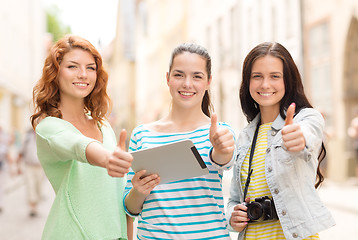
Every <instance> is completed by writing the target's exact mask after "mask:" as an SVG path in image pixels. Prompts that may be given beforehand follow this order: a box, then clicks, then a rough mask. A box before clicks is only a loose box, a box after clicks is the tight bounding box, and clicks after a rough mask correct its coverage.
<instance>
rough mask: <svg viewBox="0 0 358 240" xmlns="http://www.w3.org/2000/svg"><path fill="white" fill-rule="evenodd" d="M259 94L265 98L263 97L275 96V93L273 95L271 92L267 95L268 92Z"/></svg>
mask: <svg viewBox="0 0 358 240" xmlns="http://www.w3.org/2000/svg"><path fill="white" fill-rule="evenodd" d="M258 94H259V95H260V96H263V97H269V96H272V95H274V94H275V93H273V92H269V93H267V92H258Z"/></svg>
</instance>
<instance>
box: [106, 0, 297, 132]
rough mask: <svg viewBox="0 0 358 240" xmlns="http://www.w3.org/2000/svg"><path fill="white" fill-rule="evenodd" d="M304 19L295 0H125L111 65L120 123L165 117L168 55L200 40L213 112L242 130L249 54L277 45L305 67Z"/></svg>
mask: <svg viewBox="0 0 358 240" xmlns="http://www.w3.org/2000/svg"><path fill="white" fill-rule="evenodd" d="M300 16H301V14H300V3H299V1H298V0H290V1H285V0H271V1H262V0H255V1H242V0H241V1H240V0H228V1H215V0H190V1H189V0H184V1H176V0H139V1H134V0H128V1H124V0H120V1H119V6H118V22H117V23H118V24H117V35H116V38H115V40H114V48H113V54H112V57H111V61H110V63H109V68H110V78H111V81H110V82H111V88H110V89H111V92H112V93H111V96H112V98H113V99H114V101H115V106H114V116H115V119H116V120H117V124H118V125H121V126H122V127H123V126H126V125H128V124H129V126H128V127H129V129H131V128H132V127H133V126H135V125H137V124H140V123H144V122H149V121H153V120H156V119H158V118H160V117H161V116H163V114H165V113H167V112H168V110H169V107H170V96H169V93H168V90H167V85H166V80H165V74H166V72H167V71H168V67H169V66H168V64H169V59H170V55H171V51H172V50H173V48H174V47H176V46H177V45H179V44H180V43H183V42H196V43H198V44H201V45H203V46H204V47H206V48H207V49H208V50H209V53H210V55H211V57H212V61H213V67H212V68H213V69H212V75H213V82H212V88H211V91H212V100H213V102H214V107H215V111H216V112H217V113H218V114H219V119H220V120H223V121H226V122H228V123H230V124H231V125H232V126H233V127H234V129H235V130H237V132H238V131H239V129H241V128H242V127H243V126H244V125H246V118H245V117H244V116H243V114H242V112H241V107H240V102H239V98H238V90H239V86H240V81H241V80H240V77H241V66H242V62H243V59H244V57H245V56H246V54H247V53H248V52H249V51H250V50H251V48H252V47H254V46H255V45H257V44H258V43H260V42H263V41H279V42H281V43H283V44H284V45H285V46H286V47H287V48H289V50H290V51H291V53H292V55H293V56H294V57H295V60H296V61H297V62H298V65H299V66H302V36H301V32H302V31H301V18H300ZM127 106H131V107H130V109H127V110H126V108H127ZM128 111H130V112H129V113H128ZM119 119H120V120H119Z"/></svg>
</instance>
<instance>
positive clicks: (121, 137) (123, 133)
mask: <svg viewBox="0 0 358 240" xmlns="http://www.w3.org/2000/svg"><path fill="white" fill-rule="evenodd" d="M126 138H127V131H126V130H125V129H122V131H121V133H120V134H119V141H118V147H119V148H120V149H122V150H123V151H125V150H126Z"/></svg>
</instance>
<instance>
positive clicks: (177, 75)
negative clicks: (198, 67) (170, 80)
mask: <svg viewBox="0 0 358 240" xmlns="http://www.w3.org/2000/svg"><path fill="white" fill-rule="evenodd" d="M182 76H183V74H180V73H174V77H182Z"/></svg>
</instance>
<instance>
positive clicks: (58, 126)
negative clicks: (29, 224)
mask: <svg viewBox="0 0 358 240" xmlns="http://www.w3.org/2000/svg"><path fill="white" fill-rule="evenodd" d="M100 129H101V132H102V136H103V146H104V147H105V148H106V149H108V150H109V151H113V150H114V149H115V147H116V145H117V144H116V142H117V141H116V137H115V135H114V132H113V130H112V128H111V127H110V125H109V123H108V122H106V123H105V124H103V125H102V126H101V127H100ZM36 133H37V138H36V141H37V154H38V158H39V160H40V162H41V164H42V167H43V168H44V171H45V173H46V176H47V177H48V179H49V181H50V183H51V185H52V187H53V189H54V191H55V193H56V198H55V200H54V203H53V205H52V208H51V211H50V213H49V216H48V218H47V222H46V225H45V229H44V231H43V234H42V239H44V240H47V239H50V240H56V239H59V240H60V239H61V240H63V239H71V240H80V239H94V240H105V239H106V240H107V239H111V240H112V239H118V238H120V239H127V233H126V231H127V227H126V216H125V212H124V209H123V202H122V199H123V191H124V186H125V182H126V181H125V179H124V178H112V177H110V176H109V175H108V173H107V170H106V169H104V168H100V167H96V166H93V165H91V164H89V163H88V161H87V159H86V152H85V151H86V147H87V146H88V144H89V143H91V142H94V141H96V140H94V139H92V138H88V137H86V136H84V135H83V134H82V133H81V132H80V131H78V130H77V129H76V128H75V127H74V126H73V125H72V124H71V123H69V122H67V121H65V120H62V119H60V118H55V117H47V118H45V119H43V120H42V121H41V122H40V123H39V124H38V125H37V127H36Z"/></svg>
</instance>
